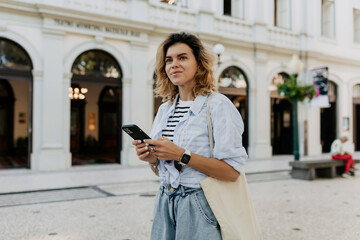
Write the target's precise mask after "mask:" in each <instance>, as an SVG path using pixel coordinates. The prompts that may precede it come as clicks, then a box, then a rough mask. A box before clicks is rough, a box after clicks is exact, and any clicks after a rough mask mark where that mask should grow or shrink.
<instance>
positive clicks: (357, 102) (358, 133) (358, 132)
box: [353, 84, 360, 151]
mask: <svg viewBox="0 0 360 240" xmlns="http://www.w3.org/2000/svg"><path fill="white" fill-rule="evenodd" d="M353 139H354V145H355V151H360V84H357V85H355V86H354V87H353Z"/></svg>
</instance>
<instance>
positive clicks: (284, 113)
mask: <svg viewBox="0 0 360 240" xmlns="http://www.w3.org/2000/svg"><path fill="white" fill-rule="evenodd" d="M288 79H289V74H287V73H285V72H280V73H278V74H276V75H275V76H274V78H273V79H272V82H271V84H270V87H269V91H270V98H271V100H270V104H271V113H270V114H271V118H270V119H271V146H272V151H273V155H281V154H292V153H293V148H294V146H293V142H294V140H293V116H292V111H293V105H292V103H291V102H289V100H287V99H285V98H284V97H283V96H280V95H279V94H278V92H277V86H278V85H279V84H282V83H284V82H286V81H287V80H288Z"/></svg>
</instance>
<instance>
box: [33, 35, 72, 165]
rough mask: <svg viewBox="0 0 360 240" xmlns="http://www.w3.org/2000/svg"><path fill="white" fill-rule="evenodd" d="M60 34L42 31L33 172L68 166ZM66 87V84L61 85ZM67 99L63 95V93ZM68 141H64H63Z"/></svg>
mask: <svg viewBox="0 0 360 240" xmlns="http://www.w3.org/2000/svg"><path fill="white" fill-rule="evenodd" d="M63 37H64V32H61V31H56V30H52V29H46V28H45V29H43V38H42V41H43V57H44V72H43V79H42V81H41V86H39V85H40V83H39V82H40V81H39V80H36V79H35V81H34V84H35V88H34V96H35V97H34V106H36V108H39V109H37V110H35V111H34V139H35V141H34V142H35V144H34V153H33V156H34V157H35V158H34V159H33V161H32V164H31V168H32V169H37V170H54V169H66V168H70V167H71V155H70V153H69V150H68V149H69V146H65V142H66V140H65V139H64V138H66V137H68V135H69V133H68V132H65V130H67V128H66V125H67V124H68V123H67V122H68V121H70V118H69V113H68V112H65V110H68V109H69V108H68V107H66V101H64V97H65V96H64V93H65V92H66V91H67V90H68V89H64V80H63ZM65 85H66V84H65ZM66 96H67V94H66ZM67 141H68V140H67Z"/></svg>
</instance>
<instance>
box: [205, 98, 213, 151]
mask: <svg viewBox="0 0 360 240" xmlns="http://www.w3.org/2000/svg"><path fill="white" fill-rule="evenodd" d="M214 95H215V93H214V92H211V93H210V95H209V97H208V101H207V107H206V112H207V125H208V130H209V142H210V157H211V158H212V157H213V147H214V141H213V132H212V124H211V116H210V101H211V98H212V97H213V96H214Z"/></svg>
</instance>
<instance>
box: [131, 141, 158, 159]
mask: <svg viewBox="0 0 360 240" xmlns="http://www.w3.org/2000/svg"><path fill="white" fill-rule="evenodd" d="M132 145H134V146H135V148H136V154H137V155H138V157H139V159H140V160H141V161H145V162H148V163H151V164H154V163H156V162H157V157H156V156H155V155H154V154H153V153H152V152H151V151H150V146H149V144H147V143H143V142H141V140H134V141H132Z"/></svg>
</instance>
